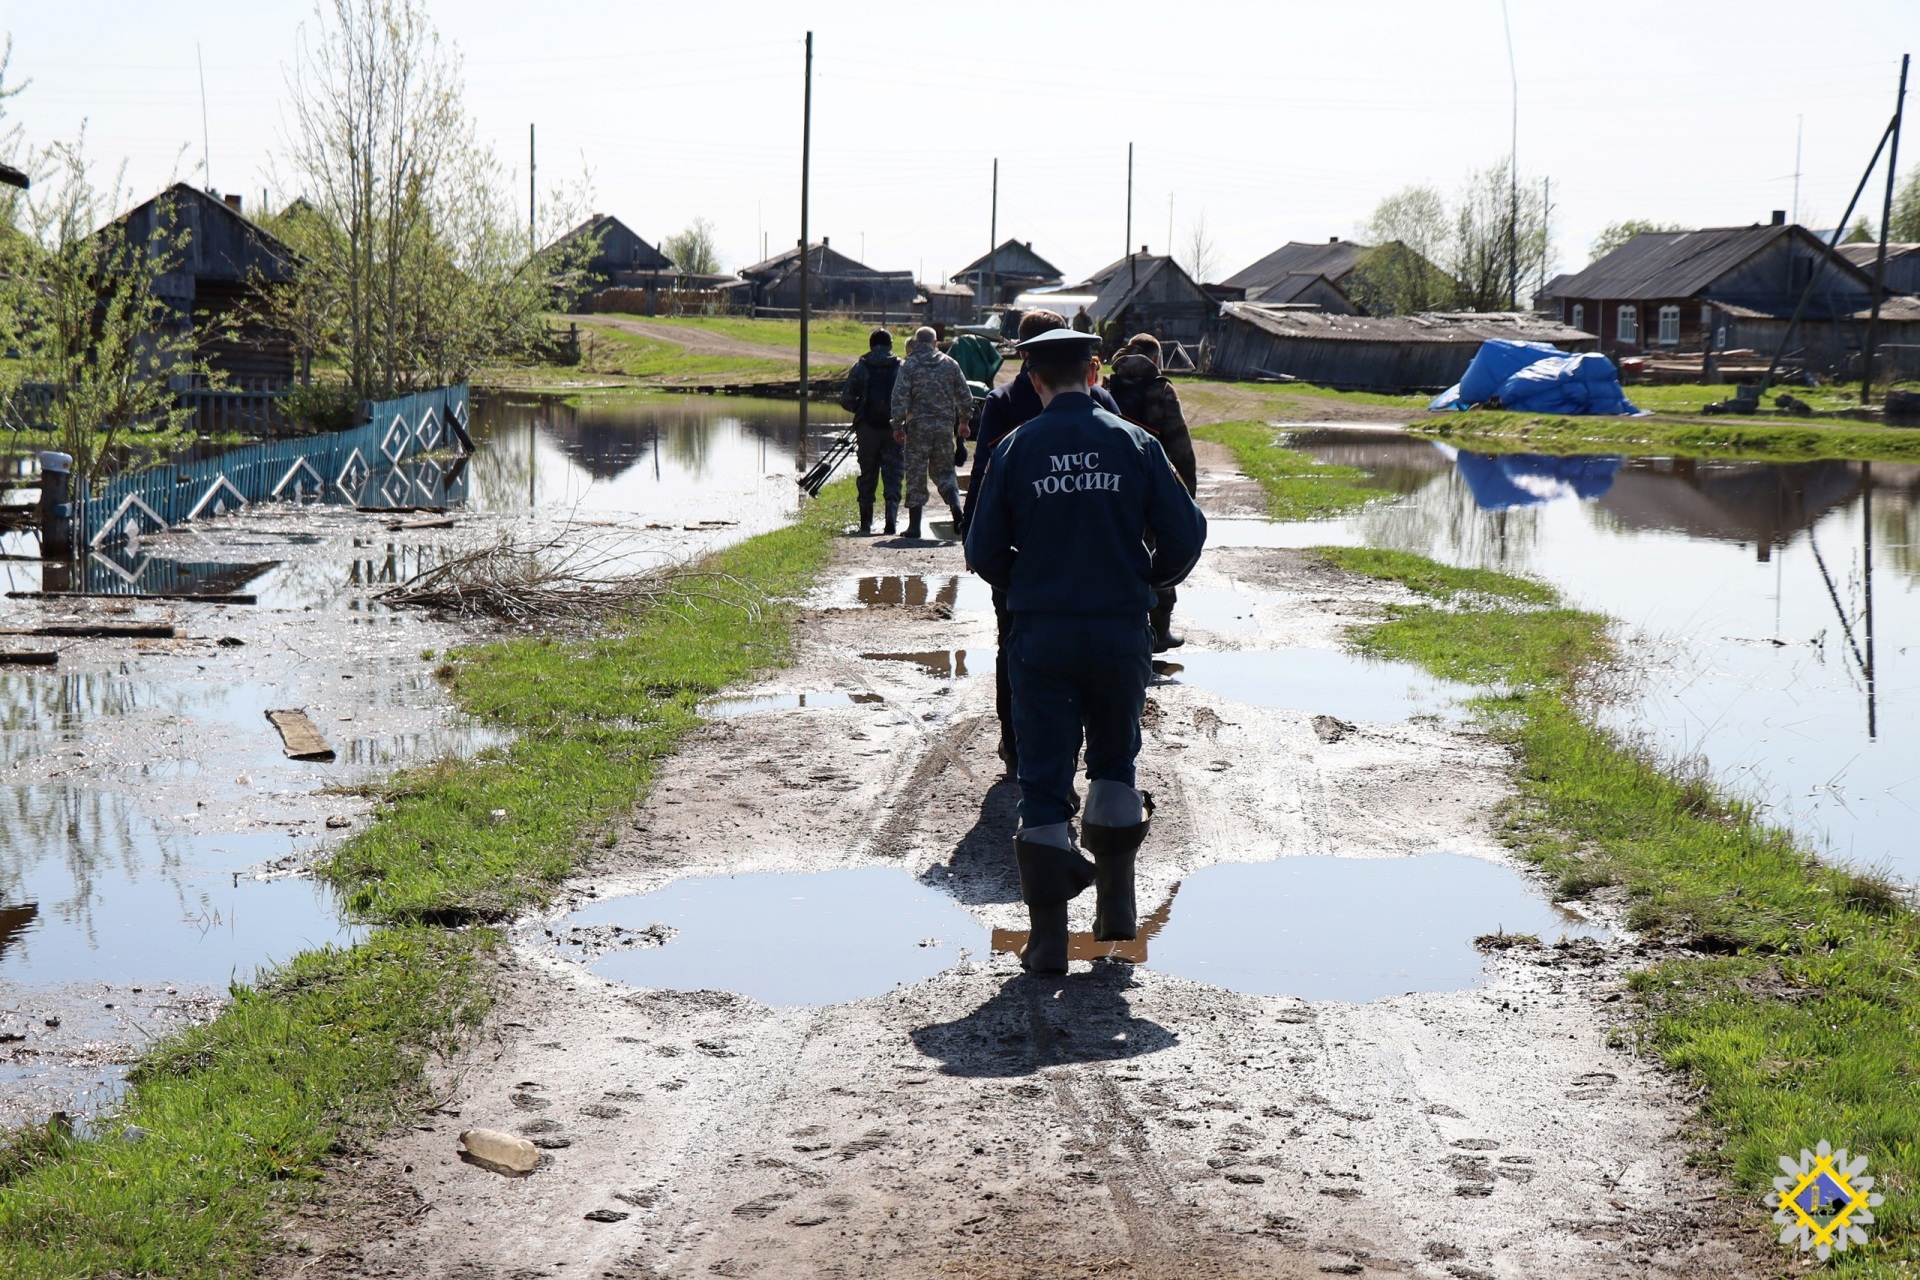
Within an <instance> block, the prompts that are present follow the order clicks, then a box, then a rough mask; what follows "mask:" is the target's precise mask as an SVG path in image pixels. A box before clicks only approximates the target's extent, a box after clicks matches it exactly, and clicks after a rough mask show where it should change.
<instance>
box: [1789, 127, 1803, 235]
mask: <svg viewBox="0 0 1920 1280" xmlns="http://www.w3.org/2000/svg"><path fill="white" fill-rule="evenodd" d="M1806 133H1807V118H1806V117H1805V116H1795V117H1794V118H1793V217H1792V218H1790V219H1788V221H1790V222H1792V223H1793V225H1794V226H1796V227H1797V226H1799V225H1800V143H1801V142H1802V141H1803V140H1804V139H1805V138H1806Z"/></svg>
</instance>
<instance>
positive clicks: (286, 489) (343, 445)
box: [76, 386, 469, 547]
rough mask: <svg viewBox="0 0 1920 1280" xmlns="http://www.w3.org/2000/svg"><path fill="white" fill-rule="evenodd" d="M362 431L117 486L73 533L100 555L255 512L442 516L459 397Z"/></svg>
mask: <svg viewBox="0 0 1920 1280" xmlns="http://www.w3.org/2000/svg"><path fill="white" fill-rule="evenodd" d="M370 411H371V413H372V415H373V420H372V421H371V422H369V423H367V424H366V425H365V426H361V427H354V428H352V429H351V430H348V431H336V432H332V433H330V434H327V435H322V436H303V437H300V438H297V439H292V440H274V441H269V442H267V443H265V444H257V445H248V446H245V447H244V448H240V449H234V450H232V451H230V452H228V453H223V454H220V455H219V456H217V457H213V458H208V459H205V460H202V461H194V462H177V463H173V464H170V465H166V466H160V467H153V468H149V469H148V470H145V471H140V472H136V473H134V474H132V475H126V476H121V477H118V478H116V479H114V480H110V481H108V482H107V483H105V484H103V485H101V486H100V487H99V488H98V490H97V491H95V492H94V493H92V494H90V495H88V496H87V497H86V498H85V500H83V501H81V502H79V503H78V504H76V505H77V507H78V513H77V514H78V524H79V531H80V533H81V534H82V536H83V537H84V539H85V541H86V542H88V543H89V544H90V545H93V546H96V547H99V546H106V545H109V544H112V543H117V542H121V541H124V540H126V539H129V538H133V539H138V538H140V537H144V536H147V535H150V534H154V533H159V532H162V531H164V530H166V529H170V528H172V527H173V526H175V525H178V524H185V523H188V522H190V521H193V520H197V519H200V518H202V517H205V516H209V515H223V514H226V513H227V512H230V511H236V510H238V509H239V508H241V507H243V506H246V505H249V504H251V503H256V502H268V501H275V500H279V501H320V502H339V503H352V504H354V505H355V506H388V507H400V506H441V505H445V503H446V502H447V500H448V497H449V491H450V490H451V489H452V488H454V487H455V486H458V487H459V488H460V490H461V493H462V495H463V496H464V487H465V478H464V459H460V460H456V461H454V462H452V463H445V462H442V461H440V460H439V459H438V458H437V457H433V456H430V455H433V454H436V453H438V452H439V451H441V450H445V449H450V448H455V447H458V448H461V449H463V450H464V449H465V448H466V447H467V445H468V439H469V438H468V434H467V388H466V387H465V386H458V387H441V388H436V389H435V390H432V391H420V392H415V393H414V394H412V395H408V396H402V397H400V398H399V399H396V400H382V401H378V402H376V403H374V404H373V405H371V406H370Z"/></svg>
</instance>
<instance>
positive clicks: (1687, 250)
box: [1556, 224, 1857, 301]
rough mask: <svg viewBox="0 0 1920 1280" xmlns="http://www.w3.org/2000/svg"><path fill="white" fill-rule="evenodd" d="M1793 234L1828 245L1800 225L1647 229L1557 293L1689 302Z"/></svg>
mask: <svg viewBox="0 0 1920 1280" xmlns="http://www.w3.org/2000/svg"><path fill="white" fill-rule="evenodd" d="M1789 235H1791V236H1794V237H1795V238H1797V239H1799V240H1801V241H1802V242H1803V243H1805V244H1807V245H1809V246H1811V247H1812V248H1814V249H1816V250H1820V251H1822V252H1823V253H1824V251H1825V248H1826V246H1824V245H1822V244H1821V243H1820V242H1819V241H1818V240H1816V239H1814V237H1813V236H1812V235H1810V234H1809V233H1808V232H1807V230H1806V229H1805V228H1804V227H1797V226H1773V225H1765V226H1762V225H1758V224H1756V225H1754V226H1751V227H1706V228H1703V229H1701V230H1699V231H1643V232H1641V233H1640V234H1639V235H1637V236H1635V237H1634V238H1633V239H1631V240H1629V241H1627V242H1626V243H1625V244H1623V245H1621V246H1620V247H1619V248H1618V249H1615V250H1614V251H1613V252H1612V253H1609V254H1608V255H1607V256H1606V257H1604V258H1602V259H1600V261H1598V262H1596V263H1594V264H1593V265H1592V266H1590V267H1588V268H1587V269H1586V270H1585V271H1581V272H1579V273H1577V274H1576V275H1574V277H1573V278H1572V279H1571V280H1567V281H1564V282H1563V283H1562V284H1561V285H1560V287H1559V289H1558V290H1556V293H1557V294H1558V295H1559V296H1560V297H1563V298H1605V299H1612V298H1621V299H1626V300H1629V301H1632V300H1636V299H1643V300H1647V301H1653V300H1656V299H1661V298H1690V297H1692V296H1693V295H1694V294H1696V293H1699V292H1700V291H1701V290H1703V289H1706V288H1708V287H1710V286H1711V285H1712V284H1713V282H1714V281H1716V280H1718V279H1720V278H1721V277H1722V276H1724V275H1726V274H1727V273H1728V272H1730V271H1732V270H1733V269H1734V268H1736V267H1738V266H1740V265H1741V264H1742V263H1744V262H1746V261H1748V260H1749V259H1751V258H1753V257H1754V256H1755V255H1757V254H1759V253H1761V252H1763V251H1764V250H1766V249H1768V248H1769V247H1771V246H1772V245H1773V244H1774V243H1775V242H1777V241H1778V240H1779V239H1780V238H1781V237H1783V236H1789ZM1841 262H1842V264H1843V267H1844V269H1845V270H1846V271H1847V272H1848V273H1849V274H1857V272H1856V271H1855V268H1854V267H1853V266H1852V265H1851V264H1850V263H1847V262H1846V260H1845V259H1844V258H1842V259H1841Z"/></svg>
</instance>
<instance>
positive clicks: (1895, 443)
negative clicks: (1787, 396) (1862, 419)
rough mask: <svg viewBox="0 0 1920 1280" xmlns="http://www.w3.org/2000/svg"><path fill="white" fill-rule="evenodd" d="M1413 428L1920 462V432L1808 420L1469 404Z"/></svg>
mask: <svg viewBox="0 0 1920 1280" xmlns="http://www.w3.org/2000/svg"><path fill="white" fill-rule="evenodd" d="M1638 389H1639V388H1633V389H1632V390H1634V391H1637V390H1638ZM1723 390H1724V388H1723ZM1629 394H1631V391H1630V393H1629ZM1409 430H1411V431H1412V432H1413V433H1414V434H1416V435H1423V436H1427V437H1430V438H1432V439H1435V440H1446V441H1448V442H1450V443H1452V444H1456V445H1460V446H1461V447H1463V448H1471V449H1478V450H1481V451H1483V452H1488V453H1513V452H1529V453H1552V454H1578V453H1670V454H1680V455H1683V456H1686V457H1696V458H1748V459H1755V460H1762V461H1768V462H1811V461H1815V460H1818V459H1824V458H1841V459H1847V458H1857V459H1879V460H1885V461H1909V462H1911V461H1920V431H1916V430H1912V429H1902V428H1899V427H1876V426H1871V425H1867V424H1864V423H1859V422H1833V423H1821V422H1819V421H1817V420H1808V419H1803V418H1781V419H1774V420H1771V421H1769V420H1766V419H1762V418H1740V417H1712V418H1697V419H1693V420H1691V421H1688V420H1684V419H1671V418H1559V417H1540V416H1537V415H1532V414H1525V413H1509V412H1505V411H1502V410H1487V409H1472V410H1469V411H1467V412H1465V413H1448V414H1442V415H1440V416H1438V417H1432V418H1423V419H1421V420H1419V421H1417V422H1415V423H1414V424H1413V425H1412V426H1411V427H1410V428H1409Z"/></svg>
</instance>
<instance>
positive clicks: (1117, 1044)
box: [912, 960, 1180, 1078]
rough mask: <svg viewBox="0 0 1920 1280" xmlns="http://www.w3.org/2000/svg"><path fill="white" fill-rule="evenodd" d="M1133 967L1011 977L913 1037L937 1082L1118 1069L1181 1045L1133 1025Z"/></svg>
mask: <svg viewBox="0 0 1920 1280" xmlns="http://www.w3.org/2000/svg"><path fill="white" fill-rule="evenodd" d="M1131 986H1133V966H1132V965H1130V964H1122V963H1114V962H1111V961H1104V960H1103V961H1099V962H1096V963H1095V964H1094V966H1093V971H1092V972H1091V973H1086V974H1078V973H1076V974H1070V975H1068V976H1067V977H1064V978H1050V977H1047V978H1043V977H1035V976H1032V975H1029V974H1024V973H1022V974H1016V975H1015V976H1014V977H1012V978H1009V979H1008V980H1007V982H1006V984H1005V985H1004V986H1002V987H1001V988H1000V990H999V991H998V992H997V993H996V994H995V995H994V996H993V998H992V999H991V1000H988V1001H987V1002H986V1003H985V1004H983V1005H981V1006H980V1007H979V1008H978V1009H975V1010H974V1011H973V1012H972V1013H970V1014H968V1015H967V1016H966V1017H964V1018H959V1019H956V1020H954V1021H952V1022H936V1023H934V1024H932V1025H930V1026H926V1027H921V1028H920V1029H919V1030H917V1031H915V1032H913V1036H912V1038H913V1043H914V1045H915V1047H916V1048H918V1049H919V1050H920V1052H921V1053H924V1054H926V1055H927V1056H928V1057H930V1058H937V1059H939V1060H940V1063H941V1066H940V1071H941V1073H942V1074H943V1075H950V1076H970V1077H976V1078H993V1077H1006V1076H1029V1075H1032V1074H1034V1073H1035V1072H1036V1071H1041V1070H1044V1069H1045V1068H1047V1067H1053V1066H1060V1065H1063V1064H1065V1063H1070V1062H1116V1061H1119V1060H1121V1059H1125V1058H1137V1057H1139V1056H1140V1055H1142V1054H1147V1053H1157V1052H1159V1051H1160V1050H1162V1049H1168V1048H1171V1047H1173V1046H1174V1045H1176V1044H1178V1043H1179V1042H1180V1038H1179V1037H1178V1036H1176V1035H1174V1034H1173V1033H1172V1032H1171V1031H1169V1030H1167V1029H1166V1028H1165V1027H1163V1026H1161V1025H1160V1024H1159V1023H1157V1022H1152V1021H1149V1020H1148V1019H1145V1018H1136V1017H1134V1015H1133V1009H1132V1007H1131V1006H1130V1005H1129V1004H1128V1003H1127V997H1126V992H1127V989H1128V988H1129V987H1131Z"/></svg>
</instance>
